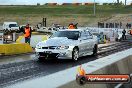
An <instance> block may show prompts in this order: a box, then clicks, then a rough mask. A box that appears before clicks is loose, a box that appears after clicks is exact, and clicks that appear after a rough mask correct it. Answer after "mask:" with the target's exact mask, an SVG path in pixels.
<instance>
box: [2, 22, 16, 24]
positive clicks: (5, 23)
mask: <svg viewBox="0 0 132 88" xmlns="http://www.w3.org/2000/svg"><path fill="white" fill-rule="evenodd" d="M4 24H17V22H4Z"/></svg>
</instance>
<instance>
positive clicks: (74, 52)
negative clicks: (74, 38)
mask: <svg viewBox="0 0 132 88" xmlns="http://www.w3.org/2000/svg"><path fill="white" fill-rule="evenodd" d="M78 57H79V51H78V49H77V48H75V49H73V52H72V59H73V60H74V61H77V60H78Z"/></svg>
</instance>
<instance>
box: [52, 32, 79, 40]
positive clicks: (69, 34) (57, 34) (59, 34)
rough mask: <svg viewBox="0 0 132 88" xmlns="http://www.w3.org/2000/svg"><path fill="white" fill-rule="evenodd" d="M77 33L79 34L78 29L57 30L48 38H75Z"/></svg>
mask: <svg viewBox="0 0 132 88" xmlns="http://www.w3.org/2000/svg"><path fill="white" fill-rule="evenodd" d="M79 35H80V32H79V31H58V32H55V33H54V34H53V35H52V36H51V37H50V38H53V37H67V38H68V39H73V40H77V39H78V37H79Z"/></svg>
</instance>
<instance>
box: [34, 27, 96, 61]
mask: <svg viewBox="0 0 132 88" xmlns="http://www.w3.org/2000/svg"><path fill="white" fill-rule="evenodd" d="M97 50H98V40H97V36H94V35H92V34H91V33H90V32H89V31H88V30H83V29H72V30H71V29H65V30H59V31H57V32H55V33H53V34H52V35H51V36H50V37H49V39H48V40H46V41H42V42H39V43H38V44H37V45H36V48H35V51H36V57H37V58H38V59H39V60H44V59H50V58H52V59H55V58H57V59H72V60H74V61H77V60H78V58H79V57H82V56H86V55H96V54H97Z"/></svg>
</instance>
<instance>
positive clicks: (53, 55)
mask: <svg viewBox="0 0 132 88" xmlns="http://www.w3.org/2000/svg"><path fill="white" fill-rule="evenodd" d="M58 54H59V53H52V54H48V53H42V52H40V53H39V55H40V56H47V55H48V57H50V58H57V56H58Z"/></svg>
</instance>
